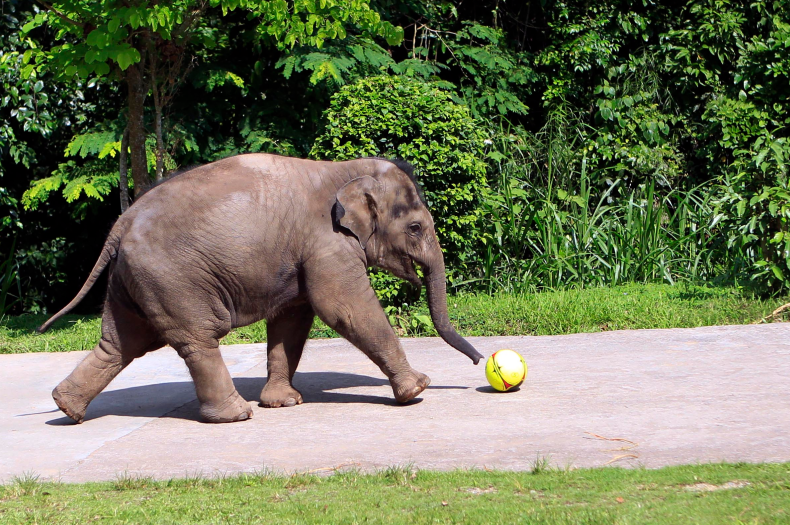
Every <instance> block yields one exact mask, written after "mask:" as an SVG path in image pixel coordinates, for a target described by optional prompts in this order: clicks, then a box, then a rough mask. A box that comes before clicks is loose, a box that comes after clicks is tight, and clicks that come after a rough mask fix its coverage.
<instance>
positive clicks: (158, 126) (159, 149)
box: [153, 79, 165, 181]
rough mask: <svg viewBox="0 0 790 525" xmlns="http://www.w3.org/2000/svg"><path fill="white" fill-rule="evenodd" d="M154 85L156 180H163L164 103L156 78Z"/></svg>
mask: <svg viewBox="0 0 790 525" xmlns="http://www.w3.org/2000/svg"><path fill="white" fill-rule="evenodd" d="M153 86H154V112H155V113H154V130H155V132H156V180H157V181H160V180H162V173H163V172H164V162H165V143H164V141H163V140H162V104H161V100H160V99H159V90H158V89H157V86H156V79H154V82H153Z"/></svg>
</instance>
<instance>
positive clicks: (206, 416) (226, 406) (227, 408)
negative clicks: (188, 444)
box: [200, 390, 252, 423]
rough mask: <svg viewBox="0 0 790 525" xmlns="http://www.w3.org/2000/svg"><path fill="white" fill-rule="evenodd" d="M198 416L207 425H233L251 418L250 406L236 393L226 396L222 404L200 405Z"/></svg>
mask: <svg viewBox="0 0 790 525" xmlns="http://www.w3.org/2000/svg"><path fill="white" fill-rule="evenodd" d="M200 416H201V417H202V418H203V420H204V421H206V422H207V423H233V422H234V421H244V420H245V419H250V418H251V417H252V408H251V407H250V404H249V403H248V402H247V401H245V400H244V398H243V397H241V396H240V395H239V393H238V392H237V391H235V390H234V391H233V393H232V394H231V395H230V396H228V398H227V399H226V400H225V401H223V402H222V403H219V404H216V403H208V402H207V403H203V404H202V405H200Z"/></svg>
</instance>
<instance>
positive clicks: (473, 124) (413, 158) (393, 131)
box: [311, 76, 487, 299]
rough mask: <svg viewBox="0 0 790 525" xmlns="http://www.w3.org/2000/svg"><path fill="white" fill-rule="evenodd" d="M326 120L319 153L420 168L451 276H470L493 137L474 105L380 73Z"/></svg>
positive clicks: (351, 88) (393, 289) (336, 99)
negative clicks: (395, 161) (398, 161)
mask: <svg viewBox="0 0 790 525" xmlns="http://www.w3.org/2000/svg"><path fill="white" fill-rule="evenodd" d="M324 118H325V128H324V131H323V133H322V134H321V135H320V136H319V137H318V138H317V139H316V141H315V143H314V145H313V149H312V151H311V156H312V157H313V158H321V159H332V160H346V159H353V158H358V157H368V156H378V157H388V158H394V157H397V158H400V159H404V160H407V161H409V162H411V163H412V164H413V165H414V166H415V173H416V175H417V179H418V180H419V181H420V183H421V185H422V187H423V190H424V192H425V197H426V200H427V201H428V206H429V208H430V210H431V213H432V214H433V218H434V221H435V222H436V231H437V234H438V236H439V241H440V242H441V244H442V247H443V248H444V251H445V260H446V263H447V267H448V271H450V273H451V279H452V278H454V277H457V276H459V275H463V274H464V273H465V272H466V270H467V266H468V265H469V264H473V263H472V259H473V257H474V251H475V246H476V243H477V241H476V238H477V236H476V235H475V226H476V224H477V222H478V218H477V215H478V214H479V213H480V202H481V195H482V192H483V190H484V189H485V188H486V187H487V181H486V163H485V160H484V158H485V149H486V141H487V135H486V132H485V128H484V127H483V126H481V124H480V122H479V121H477V120H475V119H474V118H472V116H471V115H470V112H469V109H468V108H467V107H466V106H464V105H460V104H457V103H455V102H453V100H452V97H451V95H450V94H449V93H448V92H446V91H444V90H442V89H441V88H440V87H439V86H438V85H436V84H433V83H429V82H424V81H420V80H416V79H413V78H410V77H388V76H379V77H372V78H366V79H363V80H360V81H358V82H356V83H355V84H351V85H348V86H344V87H343V88H342V89H341V90H340V91H338V92H337V93H336V94H335V95H334V96H333V97H332V100H331V103H330V106H329V109H328V110H327V111H326V113H325V115H324ZM378 281H379V283H378V284H377V288H378V289H379V291H380V295H381V294H384V296H385V298H389V299H394V298H395V296H397V295H399V293H398V290H401V285H400V284H399V283H397V282H395V281H394V280H389V279H386V278H383V277H380V278H379V279H378ZM385 290H386V292H385Z"/></svg>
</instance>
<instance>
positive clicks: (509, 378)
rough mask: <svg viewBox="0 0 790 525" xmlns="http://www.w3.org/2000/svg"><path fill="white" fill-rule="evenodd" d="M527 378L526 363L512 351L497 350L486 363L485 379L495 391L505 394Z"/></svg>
mask: <svg viewBox="0 0 790 525" xmlns="http://www.w3.org/2000/svg"><path fill="white" fill-rule="evenodd" d="M526 378H527V363H525V362H524V358H523V357H521V356H520V355H519V354H518V353H517V352H514V351H513V350H499V351H497V352H494V354H493V355H492V356H491V357H489V358H488V361H486V379H488V382H489V383H490V384H491V386H492V387H494V388H495V389H496V390H499V391H500V392H507V391H508V390H512V389H514V388H516V387H517V386H519V385H520V384H521V383H523V382H524V379H526Z"/></svg>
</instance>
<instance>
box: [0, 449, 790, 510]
mask: <svg viewBox="0 0 790 525" xmlns="http://www.w3.org/2000/svg"><path fill="white" fill-rule="evenodd" d="M788 479H790V464H786V463H785V464H758V465H748V464H708V465H696V466H681V467H668V468H663V469H659V470H646V469H634V470H626V469H619V468H600V469H580V470H557V469H540V470H538V471H535V473H531V472H501V471H493V472H488V471H455V472H428V471H415V470H412V469H410V468H408V467H393V468H389V469H386V470H382V471H380V472H378V473H375V474H361V473H359V472H356V471H348V472H342V473H338V474H334V475H332V476H328V477H317V476H312V475H309V474H296V475H294V476H282V475H273V474H271V473H268V472H266V471H264V472H259V473H254V474H243V475H241V476H235V477H220V478H215V479H208V478H202V477H192V478H188V479H181V480H170V481H153V480H150V479H146V478H134V477H129V476H122V477H119V479H118V480H116V481H114V482H107V483H87V484H59V483H40V482H38V481H36V480H35V479H32V478H26V479H23V480H15V481H13V482H12V483H10V484H8V485H5V486H0V521H2V522H3V523H8V524H13V523H52V524H66V523H87V522H93V521H98V522H101V523H263V522H269V523H362V522H372V523H459V522H462V523H530V524H541V523H547V524H548V523H550V524H556V525H563V524H589V525H594V524H599V523H600V524H607V525H611V524H629V523H655V524H672V525H675V524H678V523H695V524H720V523H750V524H751V523H754V524H763V523H788V521H790V483H789V482H788Z"/></svg>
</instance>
